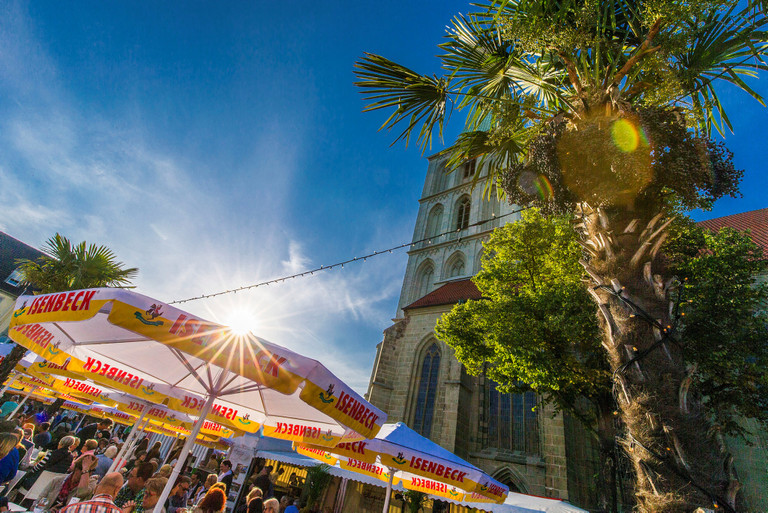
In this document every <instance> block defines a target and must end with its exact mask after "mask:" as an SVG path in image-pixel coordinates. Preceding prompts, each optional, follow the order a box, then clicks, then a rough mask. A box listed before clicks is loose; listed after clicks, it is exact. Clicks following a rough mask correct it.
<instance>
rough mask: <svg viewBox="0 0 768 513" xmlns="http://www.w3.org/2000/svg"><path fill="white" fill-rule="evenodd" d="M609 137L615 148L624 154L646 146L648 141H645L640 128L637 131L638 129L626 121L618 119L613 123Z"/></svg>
mask: <svg viewBox="0 0 768 513" xmlns="http://www.w3.org/2000/svg"><path fill="white" fill-rule="evenodd" d="M611 137H612V139H613V143H614V144H615V145H616V147H617V148H618V149H620V150H621V151H623V152H624V153H631V152H633V151H635V150H637V147H638V146H640V145H641V144H642V145H643V146H648V139H646V137H645V133H644V132H643V130H642V128H641V129H639V130H638V127H636V126H635V124H634V123H632V121H630V120H628V119H618V120H616V121H614V122H613V124H612V125H611Z"/></svg>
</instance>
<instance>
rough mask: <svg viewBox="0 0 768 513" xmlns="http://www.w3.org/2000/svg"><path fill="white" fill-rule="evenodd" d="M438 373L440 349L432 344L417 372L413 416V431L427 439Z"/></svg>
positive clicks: (430, 429)
mask: <svg viewBox="0 0 768 513" xmlns="http://www.w3.org/2000/svg"><path fill="white" fill-rule="evenodd" d="M439 373H440V349H439V348H438V347H437V344H435V343H434V342H433V343H432V345H430V346H429V347H428V348H427V350H426V352H425V353H424V359H423V360H422V361H421V369H420V372H419V388H418V390H417V393H416V412H415V414H414V416H413V429H414V431H416V432H417V433H419V434H420V435H422V436H425V437H427V438H429V435H430V433H431V432H432V419H433V416H434V412H435V398H436V397H437V379H438V375H439Z"/></svg>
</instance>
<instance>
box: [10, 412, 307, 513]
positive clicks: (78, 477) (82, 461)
mask: <svg viewBox="0 0 768 513" xmlns="http://www.w3.org/2000/svg"><path fill="white" fill-rule="evenodd" d="M11 403H12V404H11ZM17 406H18V403H15V402H14V401H6V402H5V403H3V404H2V406H0V415H2V412H3V411H6V412H7V413H6V416H8V415H10V414H11V413H12V412H13V411H14V410H15V409H16V407H17ZM73 420H74V417H73V416H70V415H69V413H68V412H67V413H65V412H59V413H57V414H56V415H53V416H52V418H51V416H49V415H48V414H47V413H45V410H44V409H42V408H39V409H38V408H34V409H32V410H30V409H29V408H27V409H26V410H25V411H24V412H22V413H17V414H16V415H13V419H12V420H0V485H2V484H7V483H9V482H10V481H11V480H12V479H13V478H14V477H15V475H16V473H17V471H18V470H23V471H24V472H26V474H25V475H24V477H23V478H22V479H21V480H20V481H19V483H18V484H17V485H16V487H15V491H18V492H21V491H22V490H29V489H31V487H32V486H34V485H35V482H36V481H37V480H38V479H39V478H40V476H41V475H42V474H43V473H44V472H50V473H53V474H48V477H49V478H50V476H51V475H54V476H55V477H53V478H52V479H49V480H47V482H46V483H44V484H45V487H44V488H43V489H42V491H41V492H40V494H39V496H38V498H37V499H36V501H35V502H34V504H24V506H26V507H28V508H30V509H32V508H34V511H35V512H36V513H38V512H39V513H42V512H46V513H47V512H49V511H50V512H53V513H145V512H151V511H153V510H154V509H155V507H156V505H157V503H158V501H159V499H160V496H161V494H162V492H163V489H164V488H165V486H166V484H167V483H168V479H169V478H170V476H171V471H172V468H173V467H172V464H175V462H176V458H177V457H178V454H179V452H180V449H181V447H180V446H179V447H178V448H176V449H172V450H171V453H170V455H169V456H168V458H167V460H168V461H169V462H170V464H166V465H163V464H162V461H163V459H162V456H161V452H160V451H161V444H160V442H156V443H155V444H154V445H153V446H152V447H149V438H143V439H142V440H140V441H139V442H138V444H137V445H136V446H135V447H134V448H132V449H131V450H130V454H127V455H126V458H125V459H126V464H125V465H124V466H123V467H122V469H121V471H120V472H109V469H110V467H111V466H112V463H113V461H114V458H115V456H116V455H117V454H118V452H119V450H120V448H121V447H122V444H123V442H122V440H121V436H119V434H118V433H113V425H112V421H111V420H109V419H98V420H95V421H93V422H90V423H87V424H85V425H84V426H83V427H82V428H81V429H79V430H77V431H75V429H74V428H73ZM124 434H125V433H123V435H124ZM209 465H210V463H209ZM189 467H191V466H187V465H185V468H184V470H185V471H186V470H189V471H190V472H189V474H190V475H186V474H185V472H184V471H182V474H180V475H179V476H178V477H177V478H176V479H175V481H174V483H173V488H172V489H171V493H170V495H169V497H168V499H167V500H166V501H165V503H164V505H163V508H162V511H163V512H164V513H221V512H223V511H224V509H225V507H226V503H227V492H228V489H229V488H230V487H231V485H232V478H233V473H232V463H231V462H230V461H229V460H226V459H225V460H223V461H221V462H219V465H218V469H216V470H217V471H215V472H211V473H209V470H213V469H210V468H208V469H206V470H203V469H197V470H192V469H191V468H189ZM41 483H42V482H41ZM11 493H13V492H11ZM23 497H24V495H23V494H22V493H17V496H16V497H11V498H13V499H15V500H22V499H23ZM251 499H252V500H249V501H248V504H247V513H261V512H270V511H271V512H272V513H280V512H281V510H280V508H279V506H278V507H274V505H273V503H272V502H270V500H265V501H263V502H262V501H261V499H260V498H259V500H258V501H257V500H255V499H256V497H255V496H254V497H252V498H251ZM8 501H9V497H0V513H2V512H3V511H7V510H8ZM274 503H277V501H274ZM291 511H292V510H288V513H291Z"/></svg>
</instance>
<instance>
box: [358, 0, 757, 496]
mask: <svg viewBox="0 0 768 513" xmlns="http://www.w3.org/2000/svg"><path fill="white" fill-rule="evenodd" d="M477 9H478V11H477V12H476V13H473V14H470V15H466V16H458V17H457V18H456V19H454V20H453V22H452V24H451V26H450V27H449V30H448V34H447V36H446V40H445V42H444V43H443V44H441V45H440V48H441V50H442V52H443V53H442V55H441V56H440V59H441V61H442V66H443V69H444V70H445V74H444V75H443V76H430V75H423V74H419V73H417V72H414V71H412V70H410V69H408V68H406V67H404V66H401V65H399V64H397V63H395V62H393V61H391V60H389V59H386V58H384V57H380V56H377V55H372V54H366V55H365V57H364V58H363V59H361V60H360V61H359V62H358V63H357V64H356V68H357V76H358V78H359V81H358V82H357V84H358V86H359V87H361V88H362V91H363V93H364V95H365V96H366V98H367V99H368V101H369V103H368V105H367V107H366V110H377V109H385V110H389V111H391V115H390V117H389V118H388V119H387V120H386V122H385V123H384V125H383V127H386V128H393V127H395V126H398V127H402V128H403V131H402V132H401V133H400V135H399V136H398V139H403V140H406V141H407V140H408V138H409V137H411V136H414V137H415V138H416V139H417V142H419V143H420V144H421V145H422V147H423V148H426V147H427V146H428V145H429V144H430V142H431V138H432V134H433V133H434V132H435V131H437V132H438V133H439V134H441V133H442V130H443V128H444V126H445V124H446V122H447V120H448V119H449V117H450V114H451V112H452V111H453V110H455V109H458V110H463V111H464V112H465V113H466V118H465V119H466V124H465V130H464V132H463V133H462V135H460V136H459V137H458V138H457V140H456V141H455V142H454V143H453V144H451V145H450V146H449V147H448V148H447V149H446V150H445V151H444V154H445V155H446V158H447V159H448V162H449V166H450V167H451V168H456V167H457V166H458V165H459V164H461V163H462V162H464V161H466V160H469V159H477V160H478V162H479V164H481V165H478V166H477V167H476V169H477V170H478V171H477V173H480V172H481V170H483V169H487V170H488V172H489V173H490V176H491V178H492V179H495V180H496V182H497V183H500V184H501V185H502V186H503V189H504V190H505V192H506V194H507V197H508V199H509V200H510V201H511V202H513V203H516V204H527V203H532V204H535V205H538V206H540V207H541V208H542V210H543V211H545V212H561V213H566V214H569V215H571V216H573V217H574V218H576V219H578V220H579V221H580V222H579V224H578V225H577V228H578V230H579V234H580V237H581V242H582V244H583V247H584V251H585V257H584V258H583V259H582V265H583V266H584V268H585V270H586V271H587V273H588V275H589V279H590V281H591V285H592V286H591V287H590V288H588V290H589V291H590V293H591V295H592V297H593V300H594V301H595V303H596V304H597V305H598V306H599V308H600V312H601V321H600V323H601V336H602V339H603V340H602V343H603V347H604V348H606V349H605V351H606V356H607V360H608V362H609V365H610V366H611V369H621V372H617V373H615V374H612V376H614V380H615V385H616V388H617V389H618V390H619V391H620V393H619V394H618V396H619V398H621V401H620V403H619V412H620V415H621V418H622V420H623V422H624V424H625V425H626V426H627V432H628V435H627V440H628V443H627V447H628V448H629V447H632V448H633V450H632V451H628V456H629V457H630V458H631V459H632V462H633V466H634V470H635V473H636V484H635V489H636V496H637V500H638V509H639V510H640V511H688V510H691V509H694V508H695V507H696V506H707V507H709V506H711V505H712V504H713V503H716V504H718V505H719V506H721V507H723V508H724V509H733V508H735V493H734V489H735V488H736V486H735V484H734V480H735V478H734V476H733V475H732V474H729V473H724V472H723V470H722V469H723V467H724V465H723V461H722V460H723V458H724V456H723V454H722V453H721V452H720V447H719V446H718V444H717V443H712V441H711V440H710V437H709V436H708V433H709V431H710V427H711V424H710V422H709V420H708V419H705V418H702V417H701V416H700V415H698V414H697V413H696V412H697V411H698V410H697V409H696V408H693V409H691V410H688V411H683V409H681V407H680V398H679V393H680V392H679V391H680V390H681V385H682V384H684V383H687V382H688V380H689V379H690V369H688V367H687V365H686V360H685V357H684V352H683V350H682V349H681V347H679V346H678V345H676V344H674V343H672V342H671V340H670V332H669V329H668V328H667V326H672V325H673V319H672V318H671V317H670V316H671V313H672V312H673V311H674V310H675V308H674V305H671V302H672V301H673V300H674V298H673V296H672V295H670V293H671V291H672V285H673V284H674V283H675V282H674V280H672V277H671V276H665V275H664V274H663V273H662V268H661V266H662V265H663V259H662V258H661V256H662V255H661V254H660V253H659V250H660V248H661V246H662V244H663V242H664V240H665V238H666V237H667V228H668V226H669V224H668V223H669V222H670V221H671V215H672V212H671V211H670V209H669V208H668V206H669V205H670V204H671V203H675V204H677V205H680V206H682V207H683V208H684V209H689V208H696V207H708V206H710V205H711V204H712V202H714V201H715V200H716V199H718V198H720V197H722V196H724V195H737V193H738V183H739V181H740V178H741V172H739V171H738V170H736V169H735V168H734V167H733V164H732V162H731V155H730V153H729V152H728V151H727V150H726V149H725V147H724V146H722V145H721V144H719V143H715V142H713V141H711V140H710V139H709V138H708V137H709V135H710V132H711V131H712V130H714V129H718V130H721V131H722V130H724V129H726V128H729V127H730V121H729V119H728V116H727V113H726V112H725V110H724V108H723V105H722V103H721V102H720V99H719V97H718V95H717V90H716V89H715V86H716V85H717V84H718V83H726V84H730V85H733V86H735V87H736V88H739V89H741V90H743V91H745V92H746V93H748V94H749V95H751V96H753V97H754V98H755V99H756V100H757V101H759V102H760V103H761V104H762V103H763V102H762V99H761V98H760V97H759V95H757V93H755V92H754V91H753V90H752V89H751V88H750V87H749V85H748V84H747V83H746V82H745V81H744V79H745V78H748V77H750V76H755V75H756V74H757V73H758V72H760V71H762V70H765V64H764V63H763V61H762V52H763V51H764V50H765V48H766V34H765V32H764V28H765V24H766V18H765V16H764V15H763V9H761V8H760V7H756V6H753V5H745V4H743V3H739V2H736V1H735V0H727V1H713V0H700V1H682V2H679V1H673V0H637V1H635V0H630V1H618V2H615V1H587V0H567V1H554V0H512V1H499V2H491V3H489V4H487V5H483V6H479V7H478V8H477ZM482 164H484V165H482ZM633 348H637V351H634V349H633ZM628 349H629V350H628ZM635 352H639V353H642V354H644V355H646V356H645V357H644V358H643V360H642V362H635V363H636V365H633V366H627V363H628V362H630V361H631V360H632V359H633V358H634V357H635V356H634V353H635ZM632 368H634V369H638V368H639V370H638V371H637V372H635V371H633V370H632ZM670 433H672V434H674V433H685V434H686V436H685V437H684V438H680V437H676V439H677V443H676V444H674V445H675V447H674V452H675V454H676V455H677V459H676V460H675V461H672V460H671V459H670V458H667V457H665V455H666V454H667V453H668V452H669V451H667V449H668V448H670V450H672V448H671V447H670V445H671V444H670V441H669V440H670V436H671V435H670ZM681 462H685V463H681Z"/></svg>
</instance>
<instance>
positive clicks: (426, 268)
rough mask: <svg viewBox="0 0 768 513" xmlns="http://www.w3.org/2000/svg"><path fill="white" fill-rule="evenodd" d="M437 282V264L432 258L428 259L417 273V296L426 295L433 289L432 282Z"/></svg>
mask: <svg viewBox="0 0 768 513" xmlns="http://www.w3.org/2000/svg"><path fill="white" fill-rule="evenodd" d="M434 282H435V266H434V264H432V261H431V260H427V261H426V262H424V263H423V264H421V266H420V267H419V270H418V272H417V273H416V295H415V298H416V299H418V298H420V297H424V296H426V295H427V294H429V292H430V291H431V290H432V284H433V283H434Z"/></svg>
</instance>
